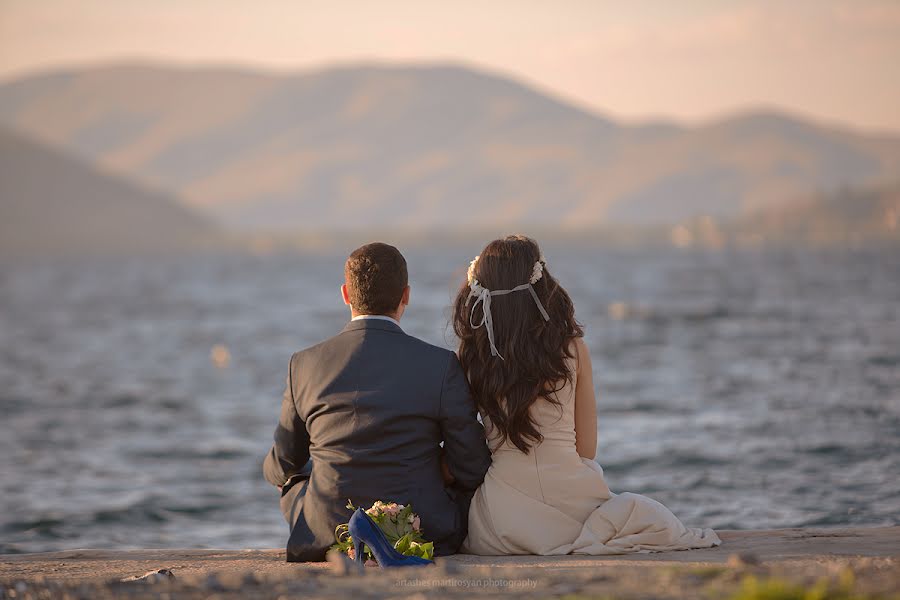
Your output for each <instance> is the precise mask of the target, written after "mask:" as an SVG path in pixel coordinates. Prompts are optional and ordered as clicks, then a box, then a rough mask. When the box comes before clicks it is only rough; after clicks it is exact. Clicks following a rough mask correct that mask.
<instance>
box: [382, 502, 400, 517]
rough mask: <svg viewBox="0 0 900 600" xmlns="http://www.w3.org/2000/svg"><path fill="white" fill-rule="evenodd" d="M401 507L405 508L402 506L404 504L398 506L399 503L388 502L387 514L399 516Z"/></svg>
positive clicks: (385, 510) (385, 508)
mask: <svg viewBox="0 0 900 600" xmlns="http://www.w3.org/2000/svg"><path fill="white" fill-rule="evenodd" d="M401 508H403V507H402V506H398V505H397V504H395V503H391V504H388V505H387V506H385V507H384V512H386V513H387V514H389V515H390V516H392V517H396V516H397V513H399V512H400V509H401Z"/></svg>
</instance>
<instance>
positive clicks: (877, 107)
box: [0, 0, 900, 132]
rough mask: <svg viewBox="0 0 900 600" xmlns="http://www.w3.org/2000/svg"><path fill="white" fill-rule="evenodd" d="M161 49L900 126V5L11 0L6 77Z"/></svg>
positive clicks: (730, 0)
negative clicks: (469, 75)
mask: <svg viewBox="0 0 900 600" xmlns="http://www.w3.org/2000/svg"><path fill="white" fill-rule="evenodd" d="M123 59H152V60H163V61H177V62H181V63H184V62H188V63H207V62H217V63H237V64H241V65H245V66H252V67H264V68H269V69H278V70H305V69H312V68H321V67H324V66H327V65H329V64H332V63H335V62H344V63H346V62H359V61H373V60H379V61H404V62H411V61H412V62H418V61H456V62H463V63H470V64H475V65H478V66H480V67H482V68H487V69H491V70H495V71H500V72H504V73H507V74H510V75H513V76H515V77H517V78H519V79H521V80H524V81H525V82H527V83H530V84H532V85H536V86H537V87H539V88H541V89H542V90H544V91H549V92H551V93H554V94H556V95H557V96H560V97H562V98H564V99H566V100H569V101H572V102H575V103H577V104H579V105H581V106H583V107H587V108H589V109H591V110H594V111H598V112H601V113H604V114H607V115H610V116H613V117H616V118H621V119H626V120H632V121H634V120H645V119H656V118H666V119H676V120H680V121H686V122H696V121H700V120H705V119H710V118H715V117H719V116H722V115H724V114H728V113H731V112H735V111H740V110H745V109H748V108H760V107H777V108H780V109H784V110H787V111H790V112H795V113H801V114H805V115H807V116H809V117H812V118H816V119H820V120H825V121H833V122H838V123H844V124H848V125H853V126H856V127H859V128H864V129H870V130H874V129H890V130H893V131H895V132H900V108H898V107H900V2H898V1H897V0H791V1H784V0H762V1H741V0H679V1H669V0H659V1H649V0H645V1H640V0H639V1H635V2H621V1H620V0H616V1H606V0H571V1H559V2H549V1H542V0H534V1H525V0H501V1H489V0H454V1H453V2H445V1H442V2H427V1H422V0H378V1H357V2H350V1H346V0H344V1H341V0H332V1H327V2H324V1H323V2H305V1H299V0H256V1H237V0H153V1H148V0H53V1H51V0H0V78H2V79H4V80H8V79H11V78H15V77H17V76H21V75H24V74H26V73H29V72H31V71H33V70H37V69H46V68H51V67H54V66H58V65H62V64H66V65H68V64H82V63H90V62H95V61H114V60H123Z"/></svg>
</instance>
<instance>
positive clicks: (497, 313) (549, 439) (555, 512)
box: [453, 236, 721, 555]
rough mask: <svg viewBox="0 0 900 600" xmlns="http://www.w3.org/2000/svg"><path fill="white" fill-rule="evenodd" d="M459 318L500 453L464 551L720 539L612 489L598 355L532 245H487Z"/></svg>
mask: <svg viewBox="0 0 900 600" xmlns="http://www.w3.org/2000/svg"><path fill="white" fill-rule="evenodd" d="M453 321H454V330H455V332H456V335H457V336H458V337H459V339H460V345H459V358H460V362H461V363H462V366H463V369H464V370H465V372H466V375H467V377H468V378H469V383H470V385H471V388H472V394H473V396H474V398H475V403H476V406H477V407H478V410H479V413H480V415H481V417H482V420H483V422H484V425H485V431H486V433H487V438H488V443H489V445H490V447H491V452H492V458H493V464H492V465H491V468H490V469H489V470H488V473H487V476H486V477H485V479H484V483H483V484H482V485H481V487H480V488H479V489H478V490H477V491H476V493H475V496H474V497H473V498H472V504H471V508H470V509H469V533H468V537H467V538H466V540H465V542H464V543H463V546H462V548H461V550H460V551H461V552H466V553H469V554H482V555H503V554H538V555H555V554H570V553H573V554H622V553H627V552H648V551H650V552H652V551H664V550H687V549H689V548H708V547H711V546H716V545H718V544H720V543H721V542H720V540H719V537H718V536H717V535H716V533H715V532H714V531H713V530H712V529H692V528H687V527H685V526H684V525H683V524H682V523H681V521H679V520H678V518H677V517H676V516H675V515H674V514H672V512H671V511H670V510H669V509H667V508H666V507H665V506H663V505H662V504H660V503H659V502H657V501H655V500H653V499H651V498H648V497H646V496H642V495H639V494H632V493H621V494H614V493H612V492H610V490H609V487H607V485H606V481H605V480H604V477H603V469H602V468H601V467H600V465H598V464H597V463H596V462H595V461H594V456H595V454H596V451H597V412H596V411H597V408H596V403H595V398H594V385H593V381H592V375H591V359H590V354H589V352H588V348H587V346H586V345H585V343H584V341H583V339H582V334H583V332H582V329H581V327H580V326H579V325H578V323H577V322H576V321H575V316H574V308H573V306H572V301H571V299H570V298H569V295H568V294H567V293H566V291H565V290H564V289H563V288H562V287H561V286H560V285H559V284H558V283H557V282H556V280H555V279H553V277H552V276H551V275H550V273H549V272H548V271H547V269H546V265H545V260H544V258H543V256H542V255H541V252H540V249H539V248H538V245H537V244H536V243H535V242H534V241H533V240H531V239H529V238H527V237H524V236H510V237H507V238H504V239H501V240H495V241H493V242H491V243H490V244H488V245H487V247H485V249H484V251H482V253H481V255H480V256H478V257H476V258H475V260H473V261H472V263H471V265H470V267H469V274H468V281H467V283H466V284H465V285H464V286H463V288H462V289H461V290H460V293H459V295H458V296H457V298H456V302H455V306H454V317H453Z"/></svg>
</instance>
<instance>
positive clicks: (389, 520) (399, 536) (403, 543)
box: [331, 500, 434, 560]
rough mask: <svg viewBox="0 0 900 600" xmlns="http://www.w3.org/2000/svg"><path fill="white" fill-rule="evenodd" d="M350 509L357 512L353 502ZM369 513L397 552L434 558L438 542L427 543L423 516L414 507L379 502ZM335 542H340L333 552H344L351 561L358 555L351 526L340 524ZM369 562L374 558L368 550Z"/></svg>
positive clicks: (336, 530) (335, 532) (365, 549)
mask: <svg viewBox="0 0 900 600" xmlns="http://www.w3.org/2000/svg"><path fill="white" fill-rule="evenodd" d="M347 508H349V509H350V510H356V507H355V506H353V503H352V502H347ZM366 514H367V515H369V516H370V517H371V518H372V520H373V521H375V523H376V524H377V525H378V526H379V527H380V528H381V530H382V531H383V532H384V535H385V537H386V538H387V539H388V541H389V542H390V543H391V544H393V545H394V549H395V550H397V552H399V553H400V554H405V555H406V556H418V557H420V558H427V559H429V560H431V559H432V558H434V543H432V542H426V541H425V538H423V537H422V526H421V522H420V520H419V516H418V515H417V514H415V513H414V512H413V511H412V504H407V505H405V506H404V505H403V504H397V503H396V502H390V503H387V502H382V501H381V500H379V501H377V502H375V504H373V505H372V507H371V508H369V509H366ZM334 539H335V540H337V542H336V543H335V544H334V545H333V546H332V547H331V549H332V550H338V551H339V552H343V553H344V554H346V555H347V556H349V557H350V558H351V559H355V558H356V555H355V553H354V551H353V538H352V537H351V536H350V531H349V526H348V525H347V523H343V524H341V525H338V526H337V527H336V528H335V529H334ZM363 552H365V554H366V556H365V558H366V559H373V560H374V557H373V556H372V553H371V552H370V551H369V549H368V548H367V547H364V549H363Z"/></svg>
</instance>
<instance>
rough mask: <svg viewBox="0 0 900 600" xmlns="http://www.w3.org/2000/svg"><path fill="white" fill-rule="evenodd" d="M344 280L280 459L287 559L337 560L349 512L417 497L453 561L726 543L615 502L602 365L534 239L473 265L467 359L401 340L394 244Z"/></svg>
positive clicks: (460, 312) (506, 242)
mask: <svg viewBox="0 0 900 600" xmlns="http://www.w3.org/2000/svg"><path fill="white" fill-rule="evenodd" d="M344 276H345V283H344V285H343V286H341V293H342V295H343V297H344V302H345V303H346V304H348V305H349V306H350V310H351V315H352V319H351V321H350V323H348V324H347V326H346V327H345V328H344V330H343V331H342V332H341V333H340V334H339V335H337V336H335V337H333V338H331V339H329V340H326V341H324V342H322V343H320V344H318V345H316V346H313V347H312V348H309V349H306V350H302V351H300V352H297V353H296V354H294V355H293V356H292V357H291V361H290V368H289V373H288V377H287V386H286V388H285V391H284V399H283V403H282V407H281V417H280V419H279V423H278V427H277V428H276V430H275V444H274V446H273V447H272V450H271V451H270V453H269V454H268V455H267V456H266V459H265V463H264V472H265V476H266V479H267V480H268V481H269V482H271V483H272V484H274V485H276V486H278V487H279V488H280V489H281V510H282V512H283V513H284V516H285V518H286V519H287V521H288V523H289V524H290V525H291V534H290V538H289V540H288V544H287V556H288V560H289V561H320V560H323V559H324V558H325V553H326V552H327V550H328V549H329V547H330V546H331V545H332V544H333V543H334V541H335V539H334V531H335V527H336V526H337V525H339V524H341V523H345V522H347V520H348V517H349V516H350V511H349V509H347V508H346V505H347V501H348V500H351V501H352V502H353V503H354V504H355V505H356V506H362V507H366V506H370V505H372V504H373V503H374V502H375V501H377V500H385V501H392V502H399V503H402V504H409V503H412V505H413V508H414V510H415V512H416V513H417V514H418V515H419V516H420V518H421V525H422V529H423V530H424V534H425V536H426V538H427V539H429V540H431V541H433V542H434V551H435V555H438V556H440V555H448V554H453V553H456V552H465V553H470V554H486V555H502V554H540V555H553V554H569V553H576V554H621V553H625V552H637V551H661V550H683V549H688V548H707V547H710V546H714V545H717V544H719V538H718V536H716V534H715V532H713V531H712V530H711V529H703V530H701V529H688V528H686V527H685V526H684V525H682V524H681V522H680V521H679V520H678V519H677V518H676V517H675V515H673V514H672V513H671V512H670V511H669V510H668V509H667V508H666V507H665V506H663V505H662V504H660V503H658V502H656V501H654V500H652V499H650V498H647V497H646V496H641V495H637V494H630V493H623V494H613V493H611V492H610V491H609V488H608V487H607V485H606V482H605V480H604V477H603V470H602V469H601V468H600V466H599V465H598V464H597V463H596V462H595V461H594V455H595V453H596V450H597V417H596V403H595V398H594V384H593V381H592V377H591V359H590V355H589V353H588V349H587V346H586V345H585V343H584V341H583V340H582V329H581V327H580V325H579V324H578V323H577V322H576V321H575V315H574V307H573V305H572V301H571V299H570V298H569V295H568V294H567V293H566V291H565V290H564V289H563V288H562V287H561V286H560V285H559V283H558V282H557V281H556V280H555V279H554V278H553V277H552V276H551V275H550V273H549V272H548V270H547V267H546V262H545V260H544V257H543V256H542V255H541V252H540V249H539V248H538V246H537V244H536V243H535V242H534V241H533V240H531V239H529V238H526V237H523V236H510V237H507V238H505V239H500V240H496V241H493V242H491V243H490V244H488V245H487V247H486V248H485V249H484V250H483V251H482V253H481V255H480V256H479V257H477V258H476V259H475V260H473V261H472V263H471V265H470V267H469V272H468V281H467V282H466V283H465V284H463V286H462V287H461V289H460V291H459V294H458V295H457V297H456V300H455V303H454V307H453V326H454V330H455V333H456V335H457V337H458V338H459V349H458V357H457V354H455V353H453V352H451V351H449V350H445V349H442V348H438V347H436V346H432V345H430V344H427V343H425V342H423V341H421V340H419V339H416V338H414V337H412V336H409V335H407V334H406V333H404V332H403V330H402V329H401V327H400V324H399V321H400V319H401V317H402V316H403V312H404V310H405V308H406V306H407V305H408V304H409V290H410V288H409V285H408V283H407V270H406V261H405V260H404V258H403V256H402V255H401V254H400V252H399V251H398V250H397V249H396V248H394V247H393V246H389V245H387V244H380V243H375V244H368V245H366V246H363V247H361V248H359V249H358V250H356V251H354V252H353V253H352V254H351V255H350V258H349V259H348V260H347V263H346V266H345V271H344ZM479 415H480V417H481V419H480V421H479V418H478V416H479ZM482 423H483V426H482ZM442 443H443V445H441V444H442Z"/></svg>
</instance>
